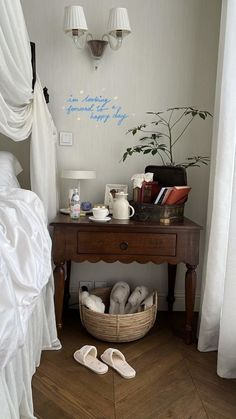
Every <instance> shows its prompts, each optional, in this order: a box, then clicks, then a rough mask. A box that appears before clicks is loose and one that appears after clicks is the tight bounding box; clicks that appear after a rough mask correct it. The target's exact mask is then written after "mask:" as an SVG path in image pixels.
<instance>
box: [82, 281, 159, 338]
mask: <svg viewBox="0 0 236 419" xmlns="http://www.w3.org/2000/svg"><path fill="white" fill-rule="evenodd" d="M110 292H111V288H96V289H94V290H92V291H91V294H94V295H97V296H98V297H101V298H102V300H103V302H104V304H105V306H106V311H107V310H108V307H109V303H110ZM79 300H80V301H81V299H79ZM79 308H80V318H81V322H82V324H83V326H84V327H85V329H86V330H87V331H88V332H89V333H90V334H91V335H92V336H94V337H95V338H97V339H100V340H104V341H106V342H132V341H134V340H137V339H140V338H142V337H143V336H145V335H146V334H147V332H148V331H149V330H150V329H151V328H152V326H153V325H154V323H155V320H156V313H157V292H156V291H155V293H154V304H153V306H152V307H150V308H148V309H147V310H145V311H141V312H140V313H134V314H107V313H104V314H102V313H96V312H95V311H92V310H89V309H88V308H87V307H85V306H82V304H81V303H80V302H79Z"/></svg>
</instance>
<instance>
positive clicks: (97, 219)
mask: <svg viewBox="0 0 236 419" xmlns="http://www.w3.org/2000/svg"><path fill="white" fill-rule="evenodd" d="M89 219H90V220H91V221H98V222H99V223H104V222H106V221H110V220H111V217H105V218H95V217H93V216H92V217H89Z"/></svg>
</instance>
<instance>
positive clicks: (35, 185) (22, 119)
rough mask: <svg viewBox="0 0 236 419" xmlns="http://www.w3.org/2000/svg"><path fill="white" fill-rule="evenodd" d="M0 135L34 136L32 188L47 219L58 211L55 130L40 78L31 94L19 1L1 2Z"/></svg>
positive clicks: (28, 56) (27, 48)
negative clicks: (41, 203) (41, 204)
mask: <svg viewBox="0 0 236 419" xmlns="http://www.w3.org/2000/svg"><path fill="white" fill-rule="evenodd" d="M0 132H1V133H2V134H4V135H6V136H7V137H10V138H11V139H12V140H14V141H22V140H24V139H26V138H28V137H29V136H30V134H31V133H32V135H31V156H30V172H31V187H32V190H33V191H34V192H36V193H37V194H38V196H39V197H40V198H41V200H42V201H43V204H44V207H45V210H46V213H47V215H48V219H49V220H50V219H52V218H53V217H54V216H55V215H56V211H57V187H56V186H57V185H56V157H55V141H56V129H55V126H54V124H53V121H52V118H51V115H50V113H49V111H48V108H47V105H46V103H45V100H44V97H43V94H42V88H41V85H40V82H39V80H38V78H37V81H36V85H35V90H34V93H33V92H32V67H31V49H30V41H29V37H28V33H27V29H26V25H25V20H24V16H23V12H22V8H21V3H20V0H10V1H9V0H1V1H0Z"/></svg>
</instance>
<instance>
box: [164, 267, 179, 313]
mask: <svg viewBox="0 0 236 419" xmlns="http://www.w3.org/2000/svg"><path fill="white" fill-rule="evenodd" d="M176 268H177V265H171V264H170V263H168V296H167V297H166V300H167V303H168V311H169V312H172V311H173V304H174V302H175V278H176Z"/></svg>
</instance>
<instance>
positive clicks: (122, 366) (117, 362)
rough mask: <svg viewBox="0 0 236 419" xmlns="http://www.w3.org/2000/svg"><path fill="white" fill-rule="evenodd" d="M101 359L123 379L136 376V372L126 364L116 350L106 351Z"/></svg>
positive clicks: (109, 349)
mask: <svg viewBox="0 0 236 419" xmlns="http://www.w3.org/2000/svg"><path fill="white" fill-rule="evenodd" d="M101 359H102V360H103V362H105V363H106V364H107V365H109V366H110V367H112V368H114V370H116V371H117V372H118V373H119V374H120V375H121V376H122V377H123V378H133V377H135V375H136V371H135V370H134V369H133V368H132V367H131V366H130V365H129V364H128V362H126V360H125V357H124V355H123V354H122V352H120V351H118V349H114V348H108V349H106V350H105V352H103V354H102V355H101Z"/></svg>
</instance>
